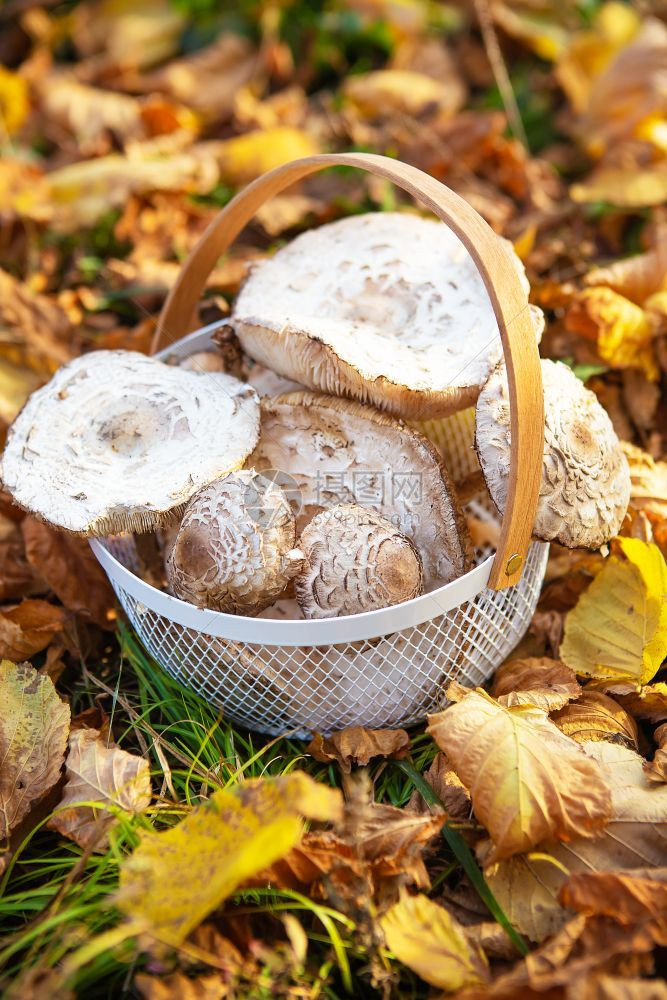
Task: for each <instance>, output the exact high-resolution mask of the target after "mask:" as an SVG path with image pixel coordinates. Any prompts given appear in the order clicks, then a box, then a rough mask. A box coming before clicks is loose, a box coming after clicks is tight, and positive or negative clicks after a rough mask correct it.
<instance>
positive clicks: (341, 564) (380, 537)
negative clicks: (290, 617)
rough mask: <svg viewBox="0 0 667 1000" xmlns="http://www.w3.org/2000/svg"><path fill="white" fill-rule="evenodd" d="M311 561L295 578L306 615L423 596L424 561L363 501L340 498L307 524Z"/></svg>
mask: <svg viewBox="0 0 667 1000" xmlns="http://www.w3.org/2000/svg"><path fill="white" fill-rule="evenodd" d="M299 548H300V549H301V551H302V552H303V554H304V557H305V560H306V562H305V566H304V568H303V570H302V571H301V573H300V574H299V576H298V577H297V578H296V580H295V584H294V586H295V591H296V598H297V601H298V602H299V606H300V608H301V610H302V611H303V614H304V617H305V618H338V617H339V616H340V615H354V614H358V613H359V612H361V611H374V610H376V609H378V608H387V607H390V606H391V605H392V604H400V603H401V602H402V601H409V600H411V599H412V598H413V597H418V596H419V594H421V592H422V589H423V582H424V580H423V571H422V561H421V559H420V557H419V553H418V552H417V550H416V548H415V547H414V545H413V543H412V542H411V541H410V539H409V538H406V537H405V535H402V534H401V533H400V531H397V530H396V528H394V526H393V524H392V523H391V522H390V521H388V520H387V519H386V518H385V517H380V515H379V514H376V513H375V512H374V511H371V510H368V509H367V508H365V507H361V506H359V504H354V503H348V504H337V505H336V506H335V507H331V508H330V509H329V510H325V511H322V513H321V514H318V515H317V516H316V517H314V518H313V520H312V521H311V522H310V524H308V525H307V526H306V528H305V529H304V531H303V533H302V535H301V539H300V541H299Z"/></svg>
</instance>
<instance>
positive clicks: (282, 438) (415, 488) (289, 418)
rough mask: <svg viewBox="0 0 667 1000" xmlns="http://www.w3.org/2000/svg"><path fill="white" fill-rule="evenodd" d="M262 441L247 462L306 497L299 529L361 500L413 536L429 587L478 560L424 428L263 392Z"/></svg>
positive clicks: (301, 396)
mask: <svg viewBox="0 0 667 1000" xmlns="http://www.w3.org/2000/svg"><path fill="white" fill-rule="evenodd" d="M261 408H262V420H261V431H260V439H259V443H258V445H257V447H256V449H255V451H254V452H253V454H252V455H251V456H250V458H249V459H248V462H247V465H248V466H253V467H254V468H256V469H258V470H260V471H265V472H268V470H271V474H272V475H273V476H274V477H276V478H277V481H278V482H281V483H282V484H283V485H284V486H285V487H287V490H288V494H289V495H290V496H292V497H295V498H298V505H300V511H299V517H298V524H297V528H298V530H299V531H301V530H303V527H304V526H305V525H306V524H307V523H308V521H310V520H311V519H312V518H313V517H314V516H315V515H316V514H318V513H319V512H320V511H322V510H325V509H326V508H328V507H332V506H334V505H335V504H338V503H358V504H361V505H362V506H364V507H367V508H370V509H371V510H374V511H375V512H376V513H378V514H380V515H382V516H383V517H385V518H387V519H388V520H389V521H391V523H392V524H393V525H394V526H395V527H396V528H397V529H398V530H399V531H401V532H402V533H403V534H404V535H407V537H408V538H410V539H411V540H412V541H413V542H414V544H415V547H416V549H417V551H418V552H419V554H420V556H421V559H422V562H423V564H424V578H425V583H426V586H427V587H428V586H437V585H440V584H442V583H446V582H448V581H449V580H453V579H454V578H455V577H457V576H460V575H461V574H462V573H464V572H465V571H466V570H467V569H468V567H469V564H470V558H469V540H468V534H467V529H466V525H465V519H464V517H463V515H462V513H461V509H460V507H459V504H458V500H457V498H456V495H455V491H454V488H453V486H452V484H451V482H450V479H449V476H448V474H447V471H446V469H445V468H444V466H443V465H442V463H441V461H440V459H439V457H438V455H437V452H436V451H435V449H434V447H433V446H432V445H431V443H430V442H429V441H428V440H427V439H426V438H425V437H424V436H423V435H422V434H420V433H419V432H418V431H415V430H413V429H412V428H410V427H406V426H405V425H404V424H403V423H401V422H400V421H398V420H395V419H394V418H393V417H389V416H387V415H386V414H383V413H380V412H379V411H378V410H375V409H373V408H372V407H370V406H364V405H363V404H361V403H355V402H352V401H351V400H347V399H338V398H336V397H333V396H325V395H321V394H318V393H311V392H294V393H287V394H286V395H284V396H280V397H278V398H277V399H263V400H262V404H261Z"/></svg>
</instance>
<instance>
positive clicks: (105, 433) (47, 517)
mask: <svg viewBox="0 0 667 1000" xmlns="http://www.w3.org/2000/svg"><path fill="white" fill-rule="evenodd" d="M258 432H259V401H258V399H257V394H256V393H255V391H254V389H252V387H251V386H248V385H245V384H244V383H242V382H239V381H238V380H237V379H235V378H232V376H230V375H223V374H220V373H218V372H206V373H204V374H202V373H200V372H194V371H187V370H186V369H184V368H179V367H174V366H171V365H165V364H162V362H160V361H156V360H155V359H153V358H148V357H145V356H144V355H143V354H137V353H135V352H133V351H93V352H92V353H90V354H86V355H84V356H83V357H80V358H76V359H75V360H74V361H71V362H70V363H69V364H68V365H65V366H64V367H63V368H61V369H60V370H59V371H58V372H56V374H55V375H54V376H53V378H52V379H51V381H50V382H48V383H47V385H45V386H44V387H43V388H42V389H39V390H38V391H37V392H35V393H33V395H32V396H31V397H30V399H29V400H28V402H27V403H26V405H25V406H24V408H23V410H22V411H21V413H20V414H19V415H18V417H17V418H16V420H15V421H14V423H13V424H12V426H11V428H10V430H9V433H8V437H7V445H6V448H5V451H4V455H3V458H2V470H1V475H2V480H3V482H4V485H5V487H6V489H7V490H8V491H9V492H10V493H11V495H12V497H13V498H14V500H15V501H16V502H17V504H19V506H21V507H23V508H24V509H26V510H29V511H31V512H32V513H34V514H36V515H37V516H38V517H40V518H42V519H43V520H44V521H47V522H48V523H49V524H52V525H54V526H56V527H58V528H65V529H67V530H68V531H72V532H76V533H78V534H82V535H105V534H115V533H117V532H122V531H148V530H150V529H151V528H154V527H158V526H159V525H160V524H162V523H166V522H169V521H170V520H172V521H173V520H174V519H175V518H176V517H177V516H178V514H180V512H181V511H182V509H183V507H184V506H185V504H186V503H187V501H188V500H189V499H190V497H191V496H192V495H193V494H194V493H196V491H197V490H198V489H199V488H200V487H201V486H204V485H205V484H206V483H210V482H211V481H212V480H213V479H217V478H218V477H219V476H222V475H224V474H226V473H227V472H230V471H231V470H232V469H236V468H238V467H239V466H241V465H242V464H243V461H244V459H245V458H246V456H247V455H248V454H249V452H251V451H252V449H253V448H254V446H255V444H256V442H257V437H258Z"/></svg>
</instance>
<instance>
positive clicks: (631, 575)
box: [560, 538, 667, 684]
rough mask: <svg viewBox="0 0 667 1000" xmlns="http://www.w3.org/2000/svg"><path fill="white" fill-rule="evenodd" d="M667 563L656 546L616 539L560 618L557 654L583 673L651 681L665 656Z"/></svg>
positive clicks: (666, 647)
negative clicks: (587, 584)
mask: <svg viewBox="0 0 667 1000" xmlns="http://www.w3.org/2000/svg"><path fill="white" fill-rule="evenodd" d="M666 593H667V565H666V564H665V560H664V558H663V556H662V553H661V552H660V549H659V548H658V547H657V546H656V545H651V544H648V543H646V542H643V541H641V540H639V539H636V538H619V539H617V540H616V541H615V543H614V549H613V552H612V555H611V556H610V557H609V558H608V559H607V561H606V563H605V565H604V566H603V568H602V569H601V570H600V572H599V573H598V574H597V576H596V577H595V579H594V580H593V582H592V583H591V585H590V587H589V588H588V590H586V591H585V592H584V593H583V594H582V595H581V597H580V598H579V600H578V602H577V604H576V606H575V607H574V608H573V609H572V611H570V612H569V613H568V615H567V617H566V619H565V633H564V637H563V641H562V643H561V646H560V656H561V659H562V660H563V662H564V663H566V664H567V665H568V666H569V667H571V668H572V669H573V670H574V671H575V673H577V674H580V675H582V676H584V677H596V678H603V679H604V678H613V679H617V680H626V679H627V680H630V681H634V682H636V683H639V684H645V683H646V682H647V681H650V680H651V678H652V677H653V675H654V674H655V673H656V672H657V671H658V670H659V669H660V665H661V664H662V661H663V660H664V658H665V656H667V601H665V594H666Z"/></svg>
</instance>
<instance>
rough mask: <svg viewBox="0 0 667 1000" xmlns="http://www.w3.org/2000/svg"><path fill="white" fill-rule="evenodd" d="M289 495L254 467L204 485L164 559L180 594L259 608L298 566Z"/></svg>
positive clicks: (200, 603)
mask: <svg viewBox="0 0 667 1000" xmlns="http://www.w3.org/2000/svg"><path fill="white" fill-rule="evenodd" d="M295 541H296V523H295V519H294V514H293V513H292V508H291V507H290V505H289V502H288V500H287V497H286V496H285V495H284V493H283V491H282V490H281V489H280V487H279V486H276V485H275V483H272V482H270V481H269V480H268V479H265V478H264V477H263V476H260V475H259V474H258V473H256V472H255V471H254V469H248V470H242V471H240V472H232V473H230V474H229V475H228V476H225V477H224V478H223V479H218V480H216V482H214V483H211V484H210V485H208V486H205V487H204V488H203V489H202V490H200V491H199V493H197V494H196V496H194V497H193V498H192V499H191V500H190V502H189V504H188V505H187V507H186V509H185V513H184V515H183V520H182V521H181V526H180V528H179V529H178V534H177V536H176V540H175V542H174V544H173V546H172V548H171V551H170V553H169V556H168V559H167V577H168V579H169V583H170V585H171V588H172V590H173V592H174V593H175V594H176V596H177V597H181V598H182V599H183V600H186V601H189V602H190V603H191V604H195V605H196V606H197V607H198V608H212V609H214V610H215V611H229V612H233V613H237V614H244V615H250V616H253V615H256V614H258V613H259V612H260V611H262V610H263V609H264V608H267V607H268V606H269V605H270V604H272V603H273V602H274V601H275V599H276V598H277V597H278V596H279V595H280V594H281V593H282V592H283V591H284V590H285V587H286V586H287V584H288V582H289V581H290V580H291V579H292V577H294V576H296V574H297V573H298V572H299V570H300V569H301V567H302V565H303V554H302V553H301V552H300V551H299V550H298V549H295V548H294V543H295Z"/></svg>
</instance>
